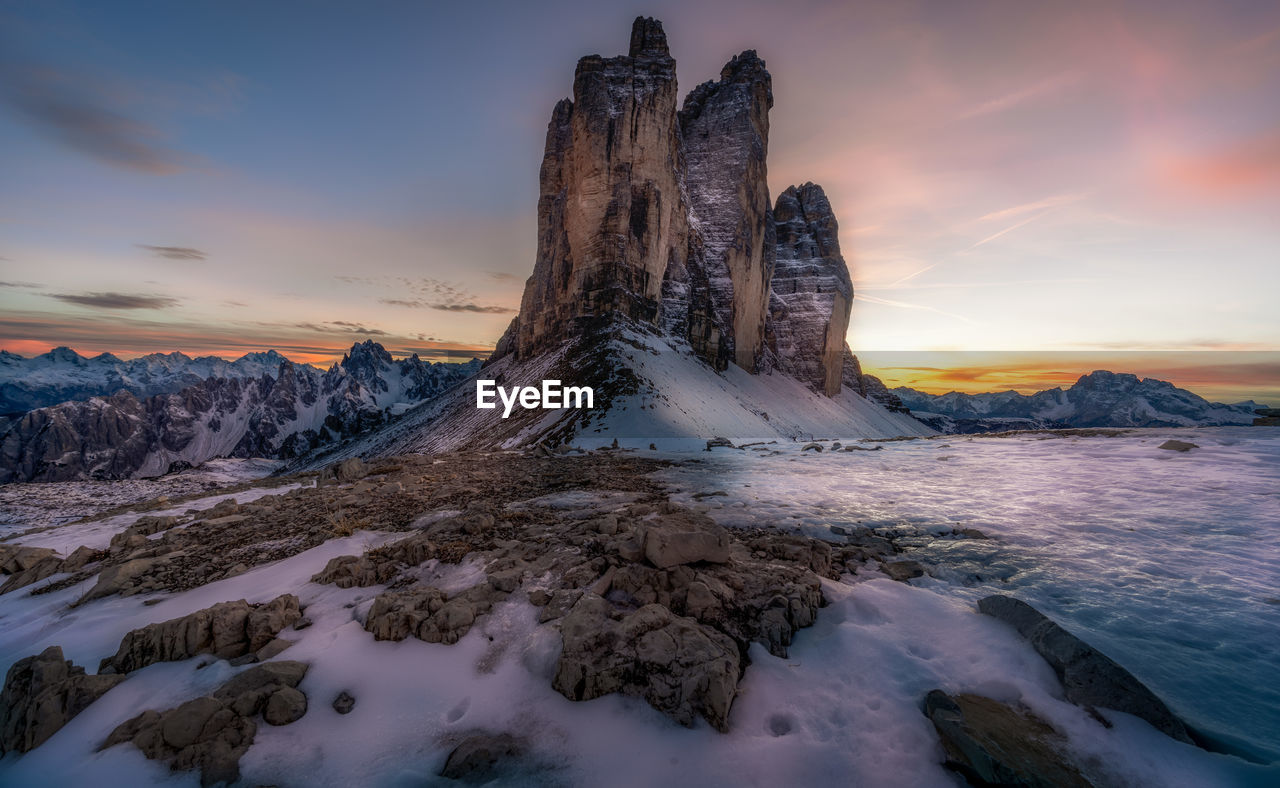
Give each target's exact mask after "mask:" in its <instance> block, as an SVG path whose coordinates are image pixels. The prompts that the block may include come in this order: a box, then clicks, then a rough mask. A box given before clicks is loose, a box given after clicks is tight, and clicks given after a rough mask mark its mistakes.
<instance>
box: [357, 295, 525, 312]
mask: <svg viewBox="0 0 1280 788" xmlns="http://www.w3.org/2000/svg"><path fill="white" fill-rule="evenodd" d="M378 303H380V304H386V305H388V306H403V307H409V308H411V309H434V310H436V311H439V312H474V313H476V314H481V315H512V314H515V313H516V312H517V311H518V310H516V309H512V308H511V307H507V306H495V305H491V304H474V303H471V302H459V301H452V302H446V301H436V302H430V301H424V300H421V299H405V298H379V299H378Z"/></svg>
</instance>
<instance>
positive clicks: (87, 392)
mask: <svg viewBox="0 0 1280 788" xmlns="http://www.w3.org/2000/svg"><path fill="white" fill-rule="evenodd" d="M287 360H288V359H286V358H285V357H284V356H282V355H280V354H279V353H277V352H276V351H274V350H269V351H267V352H265V353H249V354H247V355H244V356H241V357H240V358H238V359H236V360H235V361H227V360H226V359H222V358H218V357H216V356H201V357H199V358H192V357H191V356H188V355H186V354H185V353H178V352H174V353H152V354H150V355H147V356H141V357H139V358H134V359H130V360H128V361H124V360H122V359H120V358H118V357H116V356H113V355H112V354H110V353H102V354H101V355H97V356H93V357H92V358H88V357H85V356H82V355H80V354H79V353H77V352H75V351H74V350H72V349H71V348H69V347H57V348H54V349H53V350H50V351H49V352H48V353H43V354H41V355H39V356H34V357H32V358H23V357H22V356H19V355H17V354H14V353H10V352H8V351H7V350H0V415H13V414H18V413H25V412H27V411H29V410H35V409H36V408H43V407H46V406H49V405H57V404H58V403H60V402H67V401H69V400H79V399H88V398H90V397H98V396H103V395H107V394H115V393H116V392H118V391H127V392H129V393H130V394H133V395H134V396H135V397H153V396H155V395H157V394H172V393H174V392H178V391H182V390H183V389H185V388H187V387H189V386H194V385H196V384H197V383H199V382H200V381H202V380H205V379H207V378H260V377H262V376H263V375H267V376H269V377H274V376H275V374H276V371H277V370H278V369H279V368H280V363H281V362H283V361H287Z"/></svg>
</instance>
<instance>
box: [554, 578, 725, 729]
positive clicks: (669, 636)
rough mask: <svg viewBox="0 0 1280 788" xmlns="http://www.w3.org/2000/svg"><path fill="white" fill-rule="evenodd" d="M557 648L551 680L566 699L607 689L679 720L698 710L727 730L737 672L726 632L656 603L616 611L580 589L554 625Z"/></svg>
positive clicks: (687, 721) (684, 722) (605, 692)
mask: <svg viewBox="0 0 1280 788" xmlns="http://www.w3.org/2000/svg"><path fill="white" fill-rule="evenodd" d="M560 635H561V639H562V641H563V649H562V651H561V654H560V660H559V662H558V663H557V665H556V675H555V679H554V680H553V681H552V686H553V687H554V688H555V689H556V690H557V691H558V692H560V694H562V695H564V696H565V697H566V698H569V699H570V700H590V699H592V698H598V697H600V696H602V695H608V694H610V693H613V692H621V693H623V694H625V695H634V696H637V697H641V698H644V699H645V700H646V701H648V702H649V704H650V705H651V706H653V707H654V708H656V709H658V710H659V711H661V712H663V713H665V714H667V715H668V716H670V717H671V718H672V719H674V720H676V721H677V722H679V723H681V724H682V725H692V724H693V722H694V719H695V718H696V717H698V716H702V717H704V718H706V720H707V721H708V722H710V723H711V724H712V725H713V726H714V727H715V728H716V729H718V730H721V731H724V730H728V725H729V723H728V719H729V708H730V706H732V705H733V698H734V696H735V695H736V693H737V686H738V677H739V676H740V675H741V672H742V671H741V663H740V661H739V654H738V647H737V646H736V645H735V644H734V642H733V640H731V639H730V638H729V637H728V636H726V635H724V634H722V633H720V632H717V631H716V630H714V629H709V628H705V627H702V626H699V625H698V622H696V621H694V620H693V619H691V618H682V617H680V616H676V615H675V614H674V613H672V612H671V611H670V610H668V609H667V608H665V607H662V606H661V605H646V606H644V607H642V608H640V609H639V610H637V611H635V612H633V613H629V614H624V613H621V612H619V611H617V610H615V609H614V608H613V607H612V606H611V605H610V604H609V603H608V602H607V601H605V600H604V599H602V598H600V597H598V596H595V595H594V594H586V595H584V596H583V597H582V599H581V600H580V601H579V602H578V604H577V605H575V606H574V608H573V610H572V611H570V613H569V615H568V616H566V617H565V619H564V620H563V621H562V622H561V624H560Z"/></svg>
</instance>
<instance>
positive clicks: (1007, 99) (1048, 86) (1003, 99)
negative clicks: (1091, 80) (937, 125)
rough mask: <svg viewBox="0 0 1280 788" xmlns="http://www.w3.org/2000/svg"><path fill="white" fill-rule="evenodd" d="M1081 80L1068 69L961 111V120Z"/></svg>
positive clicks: (1036, 96) (1038, 95)
mask: <svg viewBox="0 0 1280 788" xmlns="http://www.w3.org/2000/svg"><path fill="white" fill-rule="evenodd" d="M1079 80H1080V74H1079V73H1077V72H1075V71H1066V72H1063V73H1061V74H1057V75H1054V76H1052V77H1047V78H1045V79H1042V80H1040V81H1039V82H1036V83H1034V84H1031V85H1028V86H1026V87H1024V88H1020V89H1018V90H1015V91H1012V92H1010V93H1006V94H1004V95H1003V96H997V97H996V98H993V99H991V100H989V101H984V102H982V103H980V104H977V105H975V106H973V107H971V108H969V109H968V110H966V111H964V112H962V113H960V119H961V120H969V119H970V118H978V117H982V116H983V115H991V114H994V113H996V112H1004V111H1005V110H1007V109H1011V108H1013V107H1016V106H1018V105H1019V104H1022V103H1024V102H1026V101H1030V100H1031V99H1035V98H1038V97H1040V96H1044V95H1048V94H1051V93H1056V92H1058V91H1059V90H1062V89H1063V88H1066V87H1069V86H1071V85H1073V84H1075V83H1076V82H1078V81H1079Z"/></svg>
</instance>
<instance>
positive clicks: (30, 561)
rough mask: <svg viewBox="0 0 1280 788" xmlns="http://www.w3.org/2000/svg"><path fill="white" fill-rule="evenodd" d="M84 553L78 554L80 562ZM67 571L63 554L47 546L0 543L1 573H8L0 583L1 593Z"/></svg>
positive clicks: (77, 557)
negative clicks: (64, 567) (64, 566)
mask: <svg viewBox="0 0 1280 788" xmlns="http://www.w3.org/2000/svg"><path fill="white" fill-rule="evenodd" d="M83 557H84V554H83V553H81V554H78V555H77V556H76V563H78V562H79V561H80V560H81V559H82V558H83ZM62 571H66V570H64V569H63V560H62V556H60V555H58V553H57V551H55V550H51V549H49V548H47V547H21V546H19V545H0V573H3V574H5V575H7V577H6V578H5V581H4V582H3V583H0V594H7V593H9V592H10V591H16V590H18V589H19V588H24V587H26V586H29V585H31V584H32V583H37V582H39V581H41V580H44V579H45V578H46V577H50V576H52V575H55V574H57V573H58V572H62Z"/></svg>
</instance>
